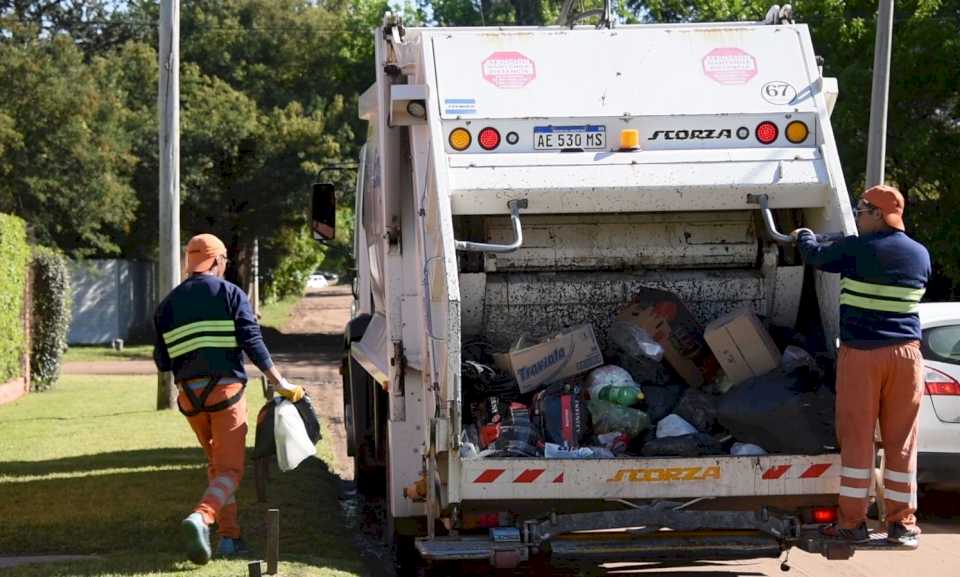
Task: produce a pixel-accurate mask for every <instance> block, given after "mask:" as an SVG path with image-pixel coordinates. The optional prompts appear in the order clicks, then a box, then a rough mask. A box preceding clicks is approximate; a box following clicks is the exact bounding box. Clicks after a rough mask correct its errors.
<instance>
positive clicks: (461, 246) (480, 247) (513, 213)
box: [456, 198, 527, 252]
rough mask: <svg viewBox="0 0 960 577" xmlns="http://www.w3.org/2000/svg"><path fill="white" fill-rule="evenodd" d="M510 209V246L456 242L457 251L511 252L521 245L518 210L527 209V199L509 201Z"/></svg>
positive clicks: (467, 241) (464, 241) (521, 234)
mask: <svg viewBox="0 0 960 577" xmlns="http://www.w3.org/2000/svg"><path fill="white" fill-rule="evenodd" d="M507 206H509V207H510V221H511V222H512V223H513V238H514V240H513V242H511V243H510V244H488V243H485V242H471V241H469V240H458V241H456V243H457V250H463V251H467V252H513V251H515V250H517V249H518V248H520V245H522V244H523V229H522V228H520V209H521V208H527V199H525V198H522V199H517V200H511V201H510V202H508V203H507Z"/></svg>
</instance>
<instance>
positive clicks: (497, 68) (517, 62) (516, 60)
mask: <svg viewBox="0 0 960 577" xmlns="http://www.w3.org/2000/svg"><path fill="white" fill-rule="evenodd" d="M481 68H482V70H483V78H484V79H485V80H486V81H487V82H489V83H490V84H493V85H494V86H496V87H497V88H523V87H524V86H526V85H527V84H529V83H530V81H531V80H533V79H534V78H536V77H537V65H536V64H535V63H534V62H533V60H530V59H529V58H527V57H526V56H524V55H523V54H520V53H519V52H494V53H493V54H491V55H490V56H487V58H486V59H485V60H484V61H483V62H482V63H481Z"/></svg>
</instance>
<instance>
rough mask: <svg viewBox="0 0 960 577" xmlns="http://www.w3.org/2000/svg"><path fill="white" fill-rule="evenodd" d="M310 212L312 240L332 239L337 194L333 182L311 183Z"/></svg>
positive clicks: (335, 217) (335, 219)
mask: <svg viewBox="0 0 960 577" xmlns="http://www.w3.org/2000/svg"><path fill="white" fill-rule="evenodd" d="M310 214H311V217H310V230H312V231H313V240H317V241H320V242H323V241H327V240H333V237H334V235H335V233H336V226H337V195H336V191H335V189H334V187H333V184H331V183H329V182H318V183H315V184H314V185H313V199H312V201H311V203H310Z"/></svg>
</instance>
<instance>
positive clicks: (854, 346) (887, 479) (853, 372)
mask: <svg viewBox="0 0 960 577" xmlns="http://www.w3.org/2000/svg"><path fill="white" fill-rule="evenodd" d="M903 208H904V201H903V196H902V195H901V194H900V192H899V191H898V190H897V189H895V188H893V187H890V186H874V187H871V188H870V189H869V190H867V191H866V192H865V193H864V194H863V196H862V197H861V198H860V202H859V203H858V204H857V208H856V210H855V211H854V212H855V214H856V221H857V228H858V229H859V231H860V236H848V237H846V238H844V239H842V240H840V241H838V242H835V243H820V242H819V241H818V240H817V238H816V236H815V235H814V234H813V232H811V231H810V230H809V229H798V230H795V231H794V232H793V233H792V236H793V237H794V238H795V239H796V240H797V248H799V250H800V254H801V255H802V256H803V259H804V260H805V261H806V262H807V263H808V264H811V265H813V266H814V267H816V268H818V269H820V270H822V271H824V272H831V273H840V275H841V280H840V287H841V295H840V342H841V344H840V353H839V358H838V360H837V437H838V438H839V441H840V460H841V461H842V465H843V467H842V470H841V478H840V497H839V501H840V518H839V522H838V523H837V524H836V525H833V526H830V527H826V528H825V529H824V531H823V532H824V534H825V535H827V536H829V537H833V538H837V539H842V540H845V541H851V542H865V541H868V540H869V532H868V531H867V526H866V518H867V507H868V501H867V493H868V491H869V487H870V480H871V478H872V472H873V466H874V459H875V454H874V431H875V424H876V422H877V419H879V420H880V433H881V436H882V437H883V452H884V455H885V457H886V470H885V471H884V474H883V484H884V498H885V501H886V509H887V517H886V523H887V540H888V541H890V542H891V543H895V544H899V545H905V546H908V547H916V546H917V544H918V538H919V535H920V529H919V527H917V522H916V517H915V516H914V513H915V512H916V509H917V422H918V420H917V417H918V414H919V410H920V401H921V399H922V397H923V386H924V385H923V357H922V356H921V354H920V318H919V315H918V309H919V305H918V303H919V302H920V299H921V298H923V293H924V291H925V289H926V284H927V280H928V279H929V278H930V255H929V254H928V253H927V249H926V248H924V247H923V245H921V244H920V243H918V242H916V241H915V240H913V239H911V238H910V237H908V236H907V235H906V233H905V232H904V231H905V230H906V227H904V224H903Z"/></svg>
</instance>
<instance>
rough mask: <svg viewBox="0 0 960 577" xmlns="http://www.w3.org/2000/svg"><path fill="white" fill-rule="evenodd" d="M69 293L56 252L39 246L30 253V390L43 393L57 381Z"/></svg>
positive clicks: (64, 345) (63, 266) (63, 262)
mask: <svg viewBox="0 0 960 577" xmlns="http://www.w3.org/2000/svg"><path fill="white" fill-rule="evenodd" d="M72 304H73V291H72V290H71V289H70V272H69V270H68V269H67V260H66V259H65V258H64V257H63V255H62V254H60V253H59V252H57V251H55V250H52V249H49V248H44V247H39V248H37V249H36V250H35V251H34V254H33V311H32V314H33V317H32V320H31V326H30V328H31V332H32V335H31V336H32V338H31V341H32V345H33V347H32V348H33V350H32V351H31V355H30V372H31V374H30V377H31V387H32V388H33V390H35V391H44V390H47V389H49V388H50V387H52V386H53V384H54V383H55V382H57V379H58V378H60V365H61V362H62V361H63V353H64V352H65V351H66V350H67V333H68V332H69V331H70V315H71V305H72Z"/></svg>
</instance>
